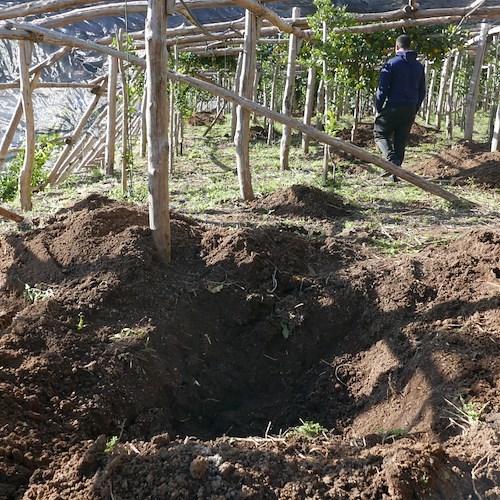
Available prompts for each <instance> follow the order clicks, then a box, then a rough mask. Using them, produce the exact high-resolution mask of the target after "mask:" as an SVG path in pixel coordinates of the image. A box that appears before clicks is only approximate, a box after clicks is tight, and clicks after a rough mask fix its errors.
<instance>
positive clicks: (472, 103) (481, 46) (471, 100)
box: [464, 22, 489, 141]
mask: <svg viewBox="0 0 500 500" xmlns="http://www.w3.org/2000/svg"><path fill="white" fill-rule="evenodd" d="M488 29H489V25H488V23H486V22H483V23H481V31H480V33H479V40H478V42H477V50H476V59H475V61H474V69H473V70H472V77H471V80H470V86H469V92H468V93H467V99H466V101H465V106H466V108H467V116H466V118H465V130H464V139H465V140H466V141H472V135H473V131H474V115H475V113H476V106H477V99H478V96H479V83H480V79H481V70H482V67H483V61H484V56H485V54H486V43H487V38H488Z"/></svg>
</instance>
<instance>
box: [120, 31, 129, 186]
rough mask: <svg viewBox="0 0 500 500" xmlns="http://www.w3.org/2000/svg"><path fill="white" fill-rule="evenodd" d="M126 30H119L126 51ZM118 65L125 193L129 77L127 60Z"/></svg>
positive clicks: (121, 47)
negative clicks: (121, 101)
mask: <svg viewBox="0 0 500 500" xmlns="http://www.w3.org/2000/svg"><path fill="white" fill-rule="evenodd" d="M123 38H124V32H123V30H122V29H120V30H118V48H119V50H121V51H122V52H124V47H123V44H124V40H123ZM118 67H119V68H120V77H121V81H122V98H123V107H122V168H121V171H122V172H121V173H122V176H121V177H122V193H123V194H124V195H126V194H127V191H128V162H129V154H130V151H129V130H128V128H129V123H128V106H129V98H128V79H127V70H128V68H126V67H125V62H124V61H123V59H120V60H119V61H118Z"/></svg>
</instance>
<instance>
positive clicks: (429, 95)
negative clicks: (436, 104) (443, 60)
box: [425, 68, 436, 125]
mask: <svg viewBox="0 0 500 500" xmlns="http://www.w3.org/2000/svg"><path fill="white" fill-rule="evenodd" d="M435 85H436V70H435V69H434V68H433V69H432V71H431V80H430V82H429V87H428V89H427V113H426V115H425V124H426V125H430V124H431V113H432V98H433V97H434V86H435Z"/></svg>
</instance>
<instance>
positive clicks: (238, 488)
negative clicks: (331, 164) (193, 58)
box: [0, 193, 500, 498]
mask: <svg viewBox="0 0 500 500" xmlns="http://www.w3.org/2000/svg"><path fill="white" fill-rule="evenodd" d="M279 196H280V197H282V196H283V193H280V194H279ZM266 203H268V204H271V205H272V200H270V199H267V201H266ZM317 218H318V219H321V215H320V214H318V217H317ZM326 223H328V222H326ZM172 233H173V261H172V263H171V265H169V266H164V265H162V264H161V262H160V261H159V260H158V259H157V257H156V254H155V251H154V248H153V245H152V239H151V235H150V230H149V229H148V228H147V213H146V210H145V209H139V208H137V207H134V206H132V205H129V204H126V203H123V202H115V201H111V200H109V199H107V198H105V197H102V196H98V195H93V196H91V197H90V198H87V199H86V200H83V201H82V202H80V203H78V204H76V205H74V206H73V207H69V208H68V209H65V210H64V211H61V212H60V213H59V214H57V215H56V216H55V217H54V218H52V219H51V220H49V221H47V223H46V224H45V225H44V226H43V227H41V228H40V229H35V230H33V231H31V232H29V233H26V234H10V235H6V236H5V237H4V238H3V239H2V240H1V243H0V250H1V252H2V255H3V260H2V263H1V274H0V287H1V289H2V294H1V298H0V318H1V320H2V330H1V334H0V366H1V368H2V370H1V372H0V392H1V394H2V397H1V400H0V401H1V402H0V405H1V407H0V429H1V433H0V456H1V457H2V460H1V462H0V463H1V465H0V496H4V497H6V498H19V497H21V496H22V495H23V494H24V496H25V498H49V497H50V496H54V495H55V496H59V497H60V498H168V497H178V498H195V497H198V498H330V497H331V498H353V497H365V498H382V497H383V495H391V496H392V497H395V498H409V497H411V496H412V495H414V496H415V495H417V496H421V495H428V497H431V498H434V497H435V498H438V497H443V495H444V498H448V497H447V496H446V495H447V494H449V493H450V492H452V491H455V492H459V497H463V496H464V495H465V496H466V495H468V494H472V493H473V491H474V489H477V488H479V489H480V491H481V493H482V494H489V495H490V496H491V494H494V493H495V492H496V491H497V490H496V489H495V488H497V486H496V479H497V478H498V467H497V465H498V464H497V463H496V459H494V458H493V457H495V456H498V455H495V454H496V453H497V452H498V451H499V440H498V431H499V425H500V420H499V413H498V404H499V402H500V401H499V398H498V389H499V384H500V377H499V370H498V359H499V357H498V354H499V352H498V351H499V347H498V346H499V342H498V340H499V336H498V332H499V330H500V328H499V326H500V318H499V314H498V291H497V287H498V282H499V278H500V264H499V257H498V255H499V253H498V248H499V242H500V236H499V234H498V232H495V231H487V230H484V231H479V232H475V233H471V234H468V235H466V236H464V237H463V238H462V239H460V240H458V241H455V242H452V243H451V244H450V245H449V246H448V247H446V248H445V247H435V248H431V249H428V250H425V251H423V252H421V253H420V254H413V255H403V256H400V257H399V258H398V259H397V261H395V260H394V259H390V258H381V257H380V256H375V255H372V254H371V253H370V251H369V250H368V249H367V248H366V247H364V246H361V245H359V246H357V245H356V243H352V242H351V243H347V242H345V241H343V240H342V239H341V238H339V237H335V236H334V235H330V236H328V234H329V233H328V231H324V232H322V233H321V234H322V235H321V236H310V235H308V234H303V232H301V231H300V230H298V229H297V228H294V227H293V226H290V225H288V226H286V227H282V226H281V225H275V226H261V227H256V228H246V229H224V228H220V227H210V226H205V225H204V224H202V223H200V222H197V221H195V220H193V219H190V218H186V217H181V216H177V215H175V214H172ZM318 234H319V233H318ZM325 234H326V235H327V236H325ZM459 396H460V397H461V398H463V400H464V401H473V402H474V404H476V403H477V404H478V405H479V406H478V407H481V408H482V412H481V421H480V422H477V425H476V423H474V424H472V423H470V425H469V424H468V425H467V426H465V424H463V422H461V421H459V422H458V423H462V427H465V429H466V431H467V436H469V437H470V436H472V433H474V434H473V435H474V441H473V443H472V442H471V441H469V439H468V438H464V437H463V436H464V435H465V434H464V432H463V429H462V428H461V427H460V426H459V425H454V424H453V423H452V422H451V419H450V415H449V414H447V413H446V411H445V409H448V410H449V411H450V412H451V415H452V417H451V418H453V415H455V419H456V418H458V417H456V410H455V409H454V407H453V406H452V405H451V404H450V405H448V403H446V400H448V401H450V403H453V404H455V405H456V407H458V405H460V401H461V400H460V399H459ZM453 412H455V413H453ZM301 421H304V422H306V421H310V422H315V423H318V424H320V425H321V427H322V429H324V431H323V432H320V433H319V435H318V436H317V437H315V438H308V437H305V436H304V435H303V434H300V433H299V434H297V435H295V436H292V434H293V432H291V431H290V429H291V428H292V427H295V426H297V425H299V424H300V423H301ZM287 429H288V430H289V431H288V433H287V432H286V431H287ZM113 436H114V439H112V438H113ZM189 436H196V438H189ZM225 436H227V437H225ZM252 436H257V437H252ZM176 437H178V439H176ZM210 440H211V441H210ZM483 457H490V459H489V460H488V461H487V460H486V459H484V460H483V462H481V463H480V466H481V468H479V466H478V469H476V470H475V473H474V478H473V476H472V475H471V470H472V468H473V467H474V466H475V465H476V463H479V460H481V459H482V458H483ZM377 471H378V472H377ZM422 478H424V479H422ZM473 479H474V481H473ZM398 495H399V496H398ZM408 495H410V496H408Z"/></svg>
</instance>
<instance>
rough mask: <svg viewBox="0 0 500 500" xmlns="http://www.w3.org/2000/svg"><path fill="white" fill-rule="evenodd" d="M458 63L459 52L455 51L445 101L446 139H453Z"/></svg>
mask: <svg viewBox="0 0 500 500" xmlns="http://www.w3.org/2000/svg"><path fill="white" fill-rule="evenodd" d="M459 62H460V52H459V51H458V50H457V51H456V52H455V56H454V58H453V66H452V68H451V75H450V81H449V84H448V96H447V99H446V137H447V138H448V139H452V138H453V94H454V90H455V79H456V76H457V72H458V63H459Z"/></svg>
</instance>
